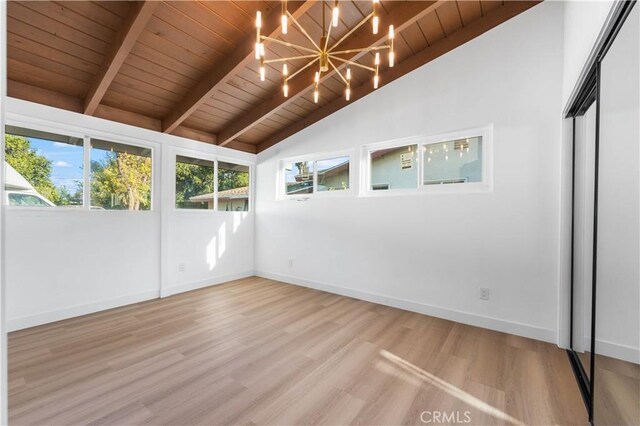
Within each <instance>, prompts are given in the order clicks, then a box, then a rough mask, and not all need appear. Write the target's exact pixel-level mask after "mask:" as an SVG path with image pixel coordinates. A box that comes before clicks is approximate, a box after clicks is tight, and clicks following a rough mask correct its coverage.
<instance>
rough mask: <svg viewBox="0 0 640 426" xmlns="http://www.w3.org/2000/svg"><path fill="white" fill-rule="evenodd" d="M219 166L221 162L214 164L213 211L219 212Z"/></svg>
mask: <svg viewBox="0 0 640 426" xmlns="http://www.w3.org/2000/svg"><path fill="white" fill-rule="evenodd" d="M218 165H219V161H218V160H216V161H214V163H213V211H216V212H217V211H218Z"/></svg>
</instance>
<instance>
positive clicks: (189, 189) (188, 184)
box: [176, 155, 215, 210]
mask: <svg viewBox="0 0 640 426" xmlns="http://www.w3.org/2000/svg"><path fill="white" fill-rule="evenodd" d="M214 170H215V168H214V162H213V161H209V160H202V159H197V158H191V157H184V156H181V155H178V156H177V157H176V208H178V209H201V210H207V209H208V210H212V209H213V203H214V197H213V195H214V194H213V185H214Z"/></svg>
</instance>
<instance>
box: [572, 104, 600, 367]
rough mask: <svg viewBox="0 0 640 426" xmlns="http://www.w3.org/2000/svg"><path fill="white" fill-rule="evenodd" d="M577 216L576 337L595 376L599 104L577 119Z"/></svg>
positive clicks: (584, 363)
mask: <svg viewBox="0 0 640 426" xmlns="http://www.w3.org/2000/svg"><path fill="white" fill-rule="evenodd" d="M575 132H576V134H575V147H574V149H575V169H574V189H573V191H574V197H575V198H574V207H573V208H574V213H573V221H574V223H573V227H574V230H573V300H572V303H573V307H572V314H573V322H572V324H573V334H572V336H573V337H572V346H571V349H573V351H575V353H576V355H577V356H578V360H579V362H580V364H581V366H582V368H583V371H584V374H585V375H586V376H587V377H589V375H590V373H591V313H592V309H591V300H592V292H591V289H592V279H591V277H592V265H593V187H594V167H595V141H596V104H595V103H593V104H592V105H591V106H590V107H589V109H588V110H587V111H586V113H585V114H584V115H581V116H578V117H575Z"/></svg>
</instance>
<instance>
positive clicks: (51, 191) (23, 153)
mask: <svg viewBox="0 0 640 426" xmlns="http://www.w3.org/2000/svg"><path fill="white" fill-rule="evenodd" d="M4 141H5V159H6V161H7V163H9V164H10V165H11V167H13V168H14V169H15V170H16V172H18V173H20V174H21V175H22V177H24V178H25V179H26V180H27V181H28V182H29V183H30V184H31V185H33V187H34V188H35V189H36V191H38V192H39V193H40V194H41V195H42V196H44V197H46V198H48V199H49V200H51V201H52V202H53V203H54V204H58V205H61V204H63V202H62V200H61V197H60V191H59V190H58V189H57V188H56V187H55V185H54V184H53V182H52V181H51V161H49V160H48V159H47V158H46V157H44V156H42V155H39V154H38V153H37V151H36V150H35V149H33V148H32V147H31V143H30V142H29V139H27V138H25V137H23V136H15V135H5V139H4Z"/></svg>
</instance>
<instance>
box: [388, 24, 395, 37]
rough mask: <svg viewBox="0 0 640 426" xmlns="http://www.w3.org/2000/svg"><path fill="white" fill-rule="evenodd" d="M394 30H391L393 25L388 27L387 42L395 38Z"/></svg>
mask: <svg viewBox="0 0 640 426" xmlns="http://www.w3.org/2000/svg"><path fill="white" fill-rule="evenodd" d="M395 36H396V34H395V30H394V29H393V25H389V40H393V39H394V38H395Z"/></svg>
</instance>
